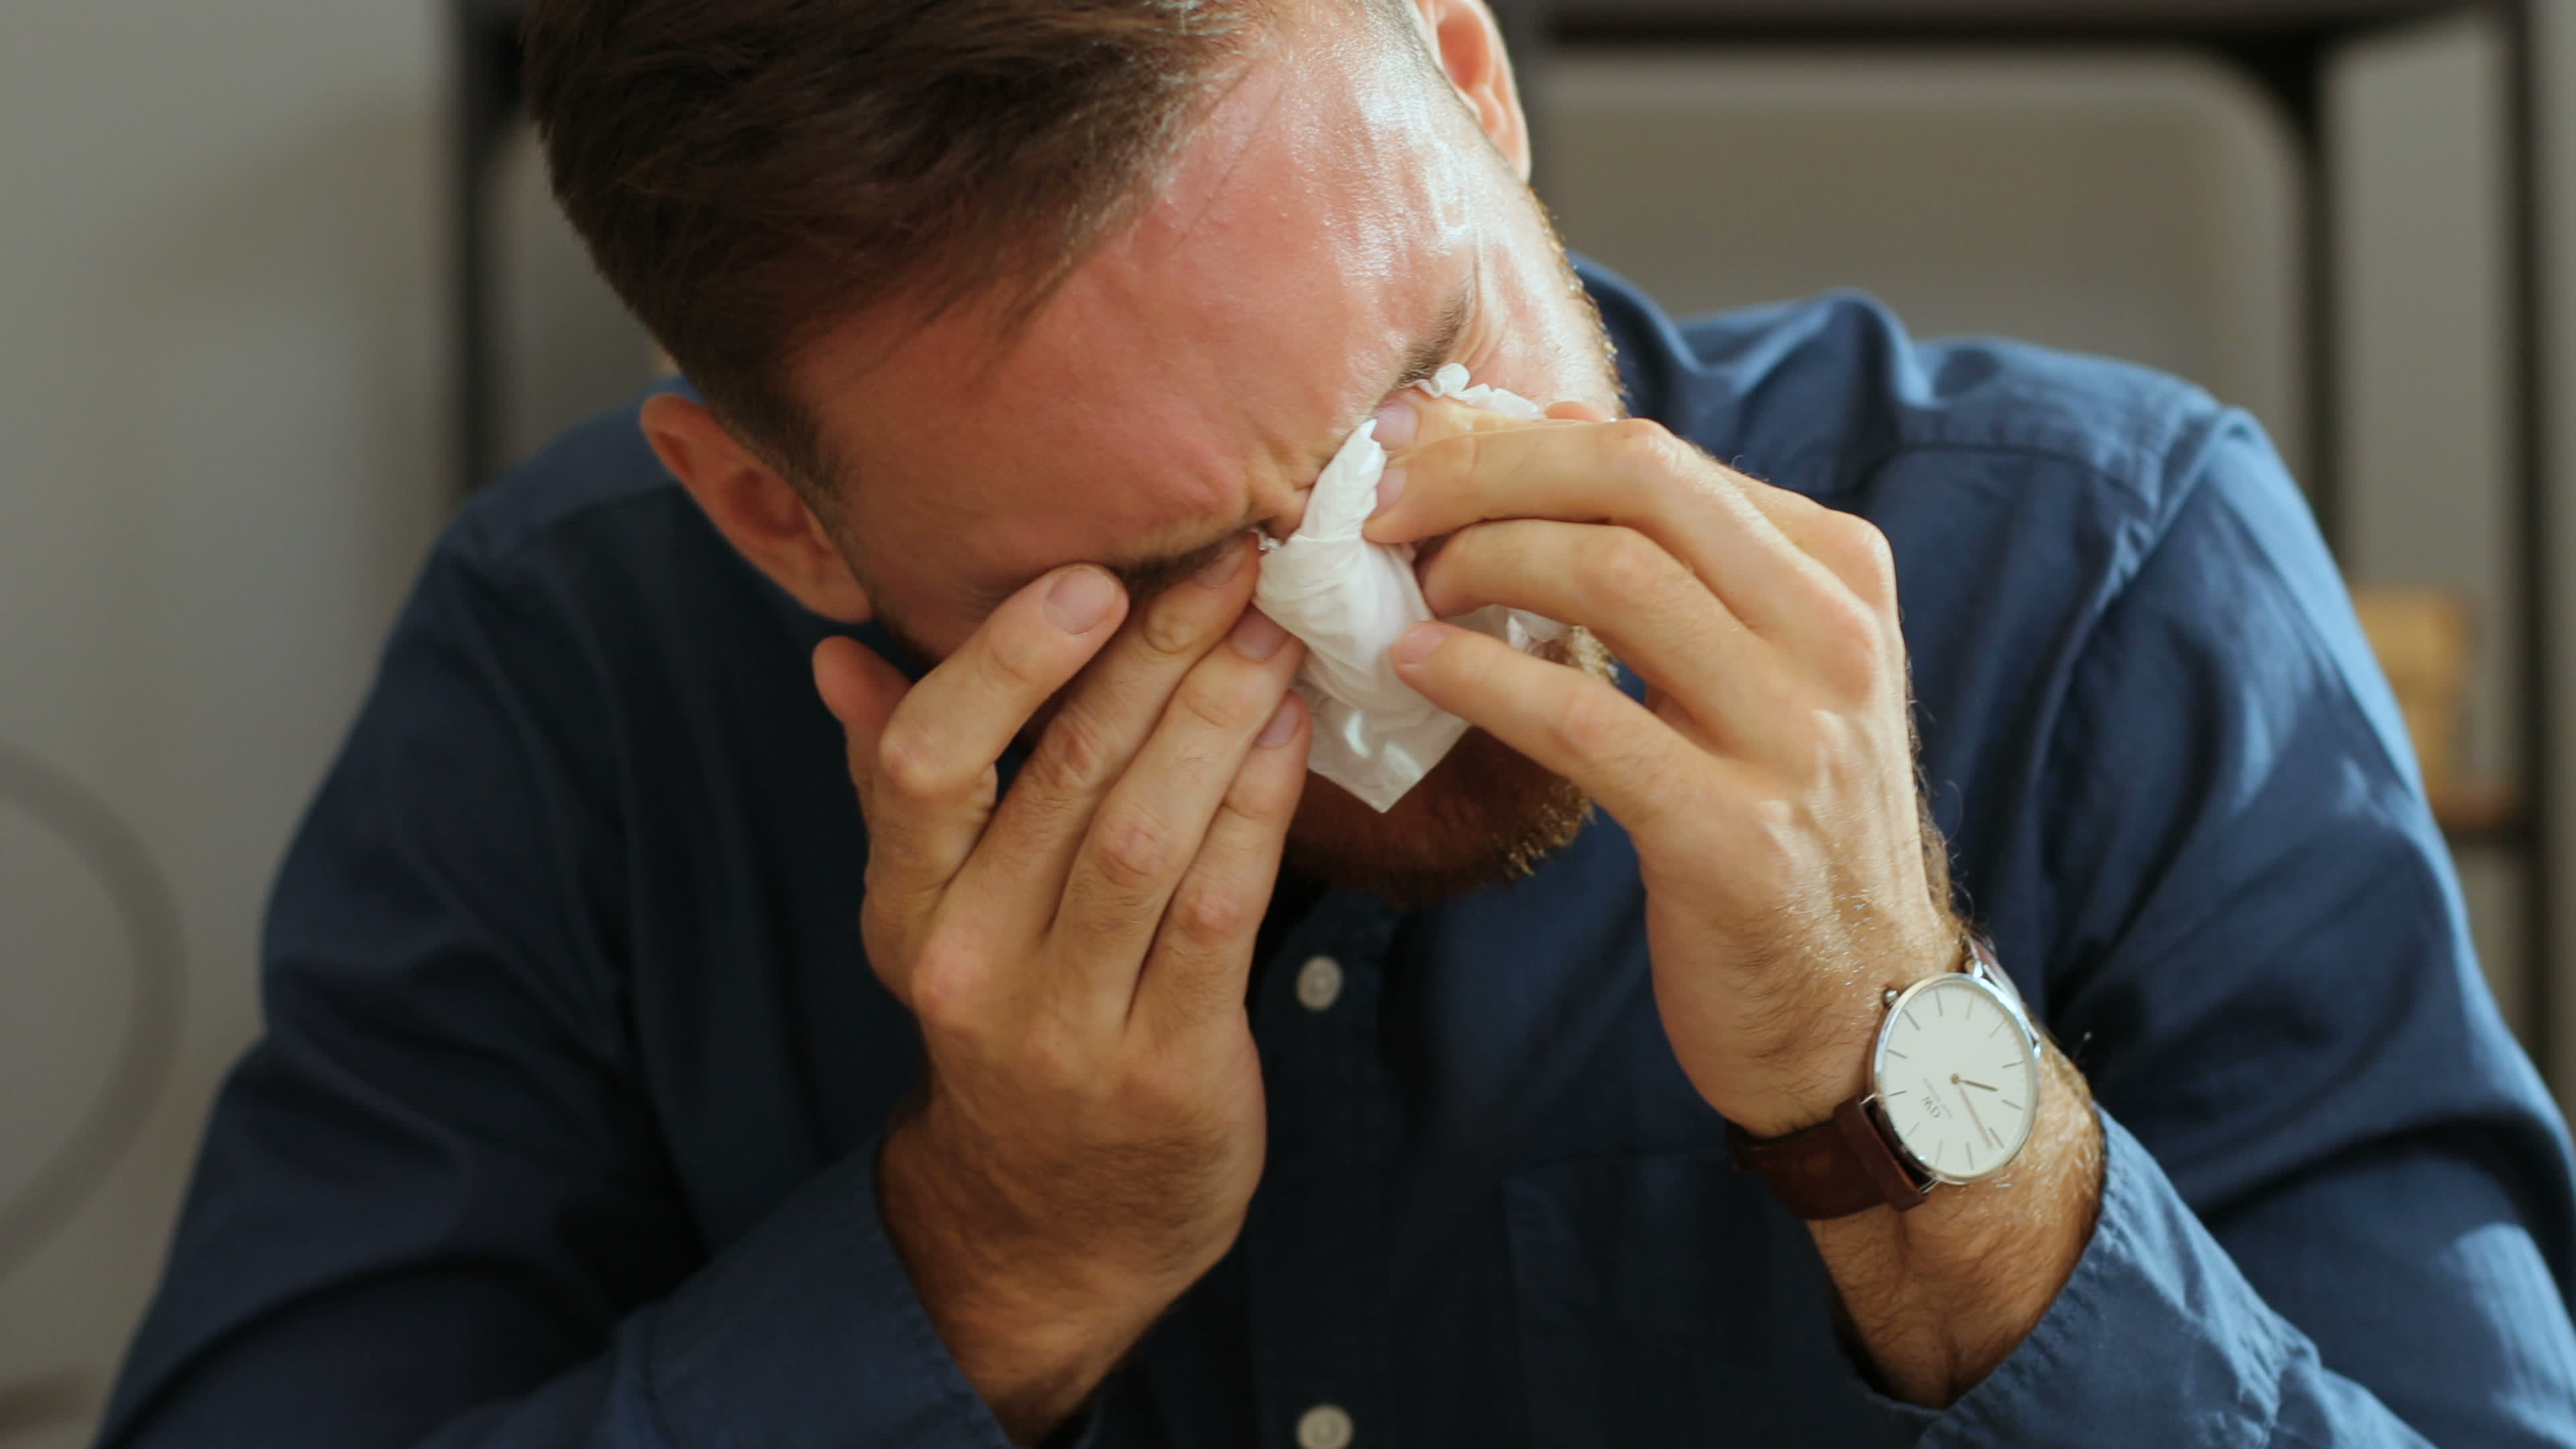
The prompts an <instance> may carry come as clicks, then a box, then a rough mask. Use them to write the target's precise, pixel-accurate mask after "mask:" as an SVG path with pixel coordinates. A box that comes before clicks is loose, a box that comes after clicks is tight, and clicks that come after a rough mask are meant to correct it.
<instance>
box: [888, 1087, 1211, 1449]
mask: <svg viewBox="0 0 2576 1449" xmlns="http://www.w3.org/2000/svg"><path fill="white" fill-rule="evenodd" d="M966 1158H967V1154H961V1153H958V1152H956V1151H953V1150H951V1149H949V1148H947V1147H946V1146H945V1145H944V1144H943V1143H942V1142H940V1141H939V1140H938V1137H937V1134H936V1133H935V1131H933V1130H932V1129H930V1128H929V1127H927V1126H926V1125H925V1123H924V1119H923V1116H922V1115H921V1114H914V1115H913V1116H911V1117H909V1118H907V1119H906V1120H904V1121H902V1122H899V1123H897V1124H896V1125H895V1126H894V1127H893V1128H891V1129H890V1130H889V1131H888V1132H887V1134H886V1137H885V1141H884V1143H883V1146H882V1147H881V1149H880V1152H879V1156H878V1170H877V1193H878V1206H879V1210H880V1211H881V1213H882V1214H883V1216H884V1219H885V1225H886V1233H887V1236H888V1238H889V1239H891V1240H892V1242H893V1244H894V1247H895V1251H896V1254H897V1255H898V1256H899V1257H900V1258H901V1259H902V1261H903V1264H904V1268H905V1271H906V1272H907V1274H908V1275H909V1276H910V1278H911V1280H912V1286H913V1291H914V1293H915V1294H916V1295H917V1296H918V1297H919V1298H920V1300H921V1304H922V1308H923V1310H924V1311H925V1312H926V1313H927V1314H928V1315H929V1318H930V1322H931V1326H932V1327H933V1328H935V1329H936V1330H937V1331H938V1333H939V1337H940V1341H941V1342H942V1343H943V1344H944V1345H945V1346H946V1347H947V1349H948V1352H949V1356H950V1357H951V1358H952V1359H954V1360H955V1361H956V1363H957V1366H958V1369H959V1371H960V1372H961V1373H962V1374H963V1375H964V1376H965V1378H966V1381H967V1382H968V1383H969V1384H971V1385H973V1386H974V1389H975V1391H976V1393H977V1395H978V1396H979V1397H981V1398H982V1399H983V1400H984V1402H985V1404H986V1405H987V1406H988V1407H990V1408H991V1409H992V1411H993V1414H994V1416H995V1417H996V1418H997V1419H999V1420H1000V1421H1001V1423H1002V1427H1003V1428H1004V1430H1005V1431H1006V1432H1007V1433H1008V1434H1009V1435H1010V1436H1011V1438H1012V1440H1013V1442H1015V1443H1035V1442H1037V1441H1039V1440H1041V1439H1043V1438H1045V1437H1046V1435H1047V1434H1048V1433H1050V1432H1052V1431H1053V1430H1054V1429H1055V1427H1056V1426H1057V1425H1059V1424H1061V1423H1063V1422H1064V1421H1065V1420H1066V1419H1068V1418H1070V1417H1071V1416H1072V1415H1073V1414H1074V1413H1076V1412H1077V1411H1079V1409H1080V1408H1081V1406H1082V1404H1083V1403H1084V1401H1085V1400H1087V1399H1088V1398H1089V1397H1090V1395H1091V1393H1092V1391H1093V1390H1094V1389H1096V1388H1097V1387H1098V1386H1099V1384H1100V1382H1101V1380H1103V1379H1105V1378H1106V1377H1108V1375H1109V1372H1110V1371H1111V1370H1112V1369H1114V1368H1115V1367H1116V1366H1117V1364H1118V1361H1119V1360H1120V1359H1121V1358H1122V1357H1123V1356H1125V1354H1126V1352H1127V1351H1128V1349H1129V1348H1130V1347H1132V1346H1133V1345H1134V1343H1135V1341H1136V1340H1137V1339H1138V1338H1140V1337H1142V1336H1143V1334H1144V1331H1145V1329H1146V1328H1147V1327H1149V1326H1150V1325H1151V1324H1152V1323H1153V1321H1154V1319H1155V1318H1156V1317H1158V1316H1159V1315H1160V1314H1161V1313H1162V1312H1163V1310H1164V1309H1165V1308H1167V1307H1169V1306H1170V1303H1171V1300H1172V1299H1173V1298H1174V1297H1177V1296H1178V1290H1177V1289H1172V1290H1168V1291H1167V1290H1166V1289H1165V1288H1164V1287H1163V1286H1162V1285H1159V1284H1157V1283H1153V1282H1149V1281H1143V1280H1140V1279H1139V1278H1138V1277H1136V1276H1135V1275H1129V1274H1121V1273H1117V1272H1114V1271H1110V1270H1108V1269H1106V1268H1104V1267H1103V1266H1102V1265H1100V1264H1097V1263H1095V1262H1092V1261H1089V1260H1088V1259H1086V1258H1085V1257H1084V1256H1083V1255H1082V1254H1081V1253H1080V1251H1079V1249H1078V1245H1070V1244H1067V1243H1065V1242H1063V1241H1061V1240H1060V1239H1059V1238H1058V1237H1057V1236H1056V1235H1054V1234H1051V1233H1046V1232H1041V1231H1034V1230H1033V1225H1032V1224H1030V1223H1029V1222H1028V1221H1027V1220H1026V1219H1027V1215H1026V1214H1023V1213H1020V1212H1018V1211H1015V1210H1014V1209H1013V1208H1012V1206H1011V1205H1010V1204H1009V1203H1008V1202H1007V1200H1005V1199H1002V1198H1000V1197H999V1195H997V1194H995V1193H993V1192H992V1191H991V1190H990V1185H989V1184H985V1183H979V1182H976V1181H974V1180H973V1175H972V1174H970V1173H961V1172H960V1171H959V1170H958V1169H959V1167H960V1165H961V1163H962V1162H963V1161H964V1160H965V1159H966Z"/></svg>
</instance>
